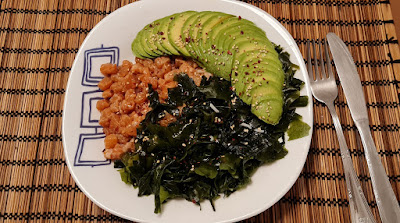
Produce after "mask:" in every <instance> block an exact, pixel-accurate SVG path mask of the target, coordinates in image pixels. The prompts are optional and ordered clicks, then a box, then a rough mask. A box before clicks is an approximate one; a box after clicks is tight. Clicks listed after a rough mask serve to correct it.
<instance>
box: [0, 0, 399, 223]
mask: <svg viewBox="0 0 400 223" xmlns="http://www.w3.org/2000/svg"><path fill="white" fill-rule="evenodd" d="M247 2H248V3H251V4H253V5H256V6H258V7H260V8H262V9H263V10H265V11H267V12H268V13H270V14H271V15H273V16H274V17H275V18H277V19H278V20H279V21H280V22H281V23H282V24H283V25H284V26H285V27H286V28H287V29H288V30H289V32H290V33H291V34H292V35H293V37H294V38H295V40H296V41H297V43H298V45H299V47H300V49H301V51H302V52H303V53H304V52H305V42H306V40H307V39H315V40H317V41H319V40H321V39H322V38H324V37H325V36H326V33H327V32H329V31H333V32H335V33H337V34H338V35H339V36H340V37H342V38H343V40H344V41H345V42H346V44H348V45H349V46H350V51H351V52H352V55H353V56H354V59H355V61H356V65H357V67H358V71H359V73H360V76H361V80H362V85H363V87H364V92H365V95H366V101H367V106H368V111H369V117H370V127H371V131H372V135H373V137H374V140H375V142H376V145H377V149H378V151H379V154H380V156H381V158H382V162H383V165H384V167H385V168H386V170H387V173H388V176H389V179H390V182H391V184H392V187H393V188H394V191H395V193H396V195H397V199H399V200H400V155H399V152H400V133H399V125H400V112H399V92H400V91H399V80H400V66H399V62H400V60H399V59H400V51H399V46H398V41H397V38H396V34H395V29H394V25H393V20H392V16H391V9H390V3H389V1H376V0H370V1H366V0H359V1H357V0H340V1H331V0H328V1H325V0H282V1H279V0H264V1H262V0H258V1H247ZM128 3H130V1H126V0H122V1H111V0H92V1H83V0H81V1H79V0H77V1H71V0H59V1H57V0H47V1H21V0H20V1H18V0H15V1H11V0H10V1H4V0H3V1H1V2H0V8H1V10H0V47H1V48H0V126H1V127H0V145H1V150H0V221H1V222H27V221H29V222H31V221H32V222H36V221H40V222H48V221H56V222H58V221H65V220H69V221H77V222H86V221H93V220H96V221H97V222H125V220H123V219H120V218H118V217H116V216H113V215H111V214H109V213H107V212H106V211H104V210H102V209H101V208H99V207H98V206H96V205H95V204H93V203H92V202H91V201H90V200H89V199H88V198H87V197H86V196H85V195H84V194H83V193H82V192H81V191H80V189H79V188H78V187H77V185H76V184H75V182H74V181H73V179H72V178H71V175H70V173H69V172H68V168H67V166H66V163H65V161H64V154H63V146H62V142H61V139H62V137H61V120H62V109H63V100H64V95H65V87H66V84H67V80H68V76H69V71H70V69H71V66H72V62H73V60H74V58H75V55H76V53H77V51H78V48H79V46H80V45H81V43H82V41H83V40H84V39H85V37H86V35H87V34H88V32H89V31H90V30H91V29H92V28H93V26H94V25H95V24H97V23H98V22H99V21H100V20H101V19H102V18H104V17H105V16H106V15H107V14H109V13H110V12H112V11H114V10H116V9H118V8H120V7H121V6H123V5H126V4H128ZM304 55H305V54H304ZM336 109H337V111H338V113H339V115H340V120H341V122H342V124H343V128H344V134H345V137H346V140H347V142H348V144H349V147H350V149H351V155H352V158H353V162H354V166H355V169H356V171H357V173H358V175H359V178H360V181H361V184H362V187H363V190H364V192H365V194H366V197H367V200H368V202H369V205H370V207H371V208H372V211H373V213H374V215H375V216H376V219H379V217H378V209H377V205H376V202H375V200H374V197H373V192H372V186H371V178H370V177H369V174H368V171H367V164H366V161H365V157H364V151H363V149H362V148H360V146H359V145H358V144H359V143H358V140H357V131H356V128H355V126H354V123H353V122H352V119H351V117H350V113H349V110H348V106H347V104H346V102H345V99H344V95H343V91H342V90H341V89H340V92H339V97H338V100H337V101H336ZM314 114H315V124H314V136H313V139H312V145H311V149H310V152H309V155H308V159H307V162H306V164H305V166H304V169H303V171H302V173H301V175H300V177H299V179H298V180H297V182H296V183H295V185H294V186H293V188H292V189H291V190H290V191H289V192H288V193H287V194H286V195H285V196H284V197H283V198H282V199H281V200H280V201H279V202H278V203H277V204H275V205H274V206H272V207H271V208H269V209H268V210H267V211H265V212H263V213H262V214H260V215H258V216H255V217H253V218H251V219H248V220H245V221H243V222H349V221H350V215H349V203H348V197H347V193H346V186H345V181H344V175H343V168H342V162H341V158H340V151H339V145H338V141H337V139H336V134H335V132H334V127H333V124H332V121H331V119H330V115H329V113H328V110H327V108H326V107H325V106H324V105H322V104H320V103H316V102H315V105H314Z"/></svg>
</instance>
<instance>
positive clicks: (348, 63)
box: [327, 33, 400, 223]
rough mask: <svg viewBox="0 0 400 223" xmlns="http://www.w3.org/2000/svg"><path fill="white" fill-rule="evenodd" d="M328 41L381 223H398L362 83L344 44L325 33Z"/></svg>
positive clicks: (395, 203)
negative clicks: (358, 140)
mask: <svg viewBox="0 0 400 223" xmlns="http://www.w3.org/2000/svg"><path fill="white" fill-rule="evenodd" d="M327 40H328V43H329V49H330V51H331V53H332V57H333V61H334V62H335V67H336V71H337V73H338V76H339V79H340V84H341V85H342V88H343V91H344V95H345V96H346V100H347V103H348V106H349V109H350V113H351V116H352V118H353V120H354V123H355V125H356V127H357V129H358V131H359V133H360V137H361V140H362V143H363V146H364V150H365V157H366V160H367V164H368V169H369V172H370V175H371V181H372V186H373V190H374V194H375V199H376V202H377V205H378V209H379V214H380V217H381V220H382V222H383V223H387V222H390V223H392V222H393V223H398V222H400V207H399V203H398V201H397V199H396V195H395V194H394V192H393V188H392V186H391V185H390V182H389V179H388V177H387V175H386V171H385V169H384V167H383V165H382V163H381V161H380V156H379V155H378V152H377V151H376V147H375V144H374V141H373V139H372V135H371V131H370V129H369V120H368V112H367V106H366V103H365V98H364V93H363V89H362V86H361V80H360V77H359V75H358V72H357V69H356V66H355V64H354V60H353V57H352V56H351V53H350V51H349V50H348V48H347V47H346V44H345V43H344V42H343V41H342V40H341V39H340V38H339V37H338V36H337V35H336V34H334V33H328V35H327Z"/></svg>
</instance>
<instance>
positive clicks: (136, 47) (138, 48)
mask: <svg viewBox="0 0 400 223" xmlns="http://www.w3.org/2000/svg"><path fill="white" fill-rule="evenodd" d="M142 31H143V30H141V31H140V32H139V33H138V34H137V35H136V38H135V39H134V40H133V42H132V45H131V48H132V52H133V54H134V55H135V56H136V57H138V58H142V59H145V58H150V57H151V56H150V55H148V54H147V53H146V52H145V51H144V50H143V48H142V44H139V40H140V38H141V37H140V36H141V34H142Z"/></svg>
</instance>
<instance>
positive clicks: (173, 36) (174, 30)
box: [168, 11, 198, 57]
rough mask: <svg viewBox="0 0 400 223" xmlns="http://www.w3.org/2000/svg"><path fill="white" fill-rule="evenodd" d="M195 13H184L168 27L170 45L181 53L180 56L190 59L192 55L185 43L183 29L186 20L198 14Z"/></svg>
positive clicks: (177, 16)
mask: <svg viewBox="0 0 400 223" xmlns="http://www.w3.org/2000/svg"><path fill="white" fill-rule="evenodd" d="M197 13H198V12H195V11H186V12H182V13H180V14H179V15H176V16H175V19H174V20H172V21H171V22H170V23H169V26H168V39H169V42H170V44H171V45H172V46H173V47H174V48H175V49H176V50H177V51H178V52H179V54H180V55H182V56H186V57H189V56H190V54H189V52H188V51H187V50H186V48H185V43H184V42H185V41H186V40H184V39H182V35H181V33H182V27H183V25H184V24H185V22H186V20H187V19H188V18H189V17H190V16H192V15H193V14H197Z"/></svg>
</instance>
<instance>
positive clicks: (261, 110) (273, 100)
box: [251, 86, 283, 125]
mask: <svg viewBox="0 0 400 223" xmlns="http://www.w3.org/2000/svg"><path fill="white" fill-rule="evenodd" d="M252 95H253V96H252V102H251V112H253V114H255V115H256V116H257V117H258V118H260V119H261V120H263V121H264V122H266V123H268V124H272V125H275V124H277V123H278V122H279V120H280V117H281V115H282V107H283V96H282V89H279V88H275V87H272V86H265V87H258V88H256V89H254V90H253V91H252Z"/></svg>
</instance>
